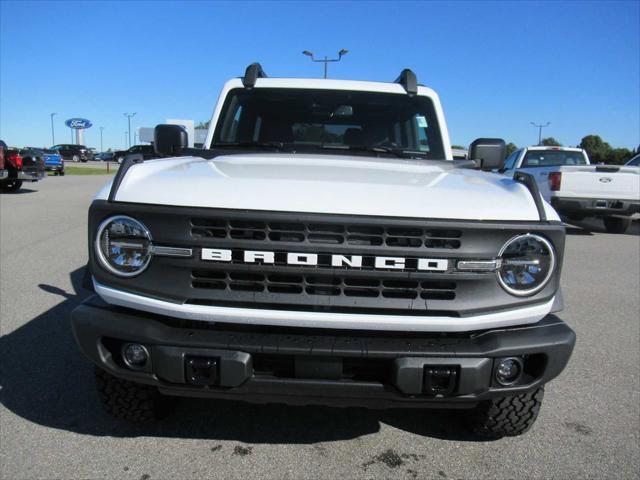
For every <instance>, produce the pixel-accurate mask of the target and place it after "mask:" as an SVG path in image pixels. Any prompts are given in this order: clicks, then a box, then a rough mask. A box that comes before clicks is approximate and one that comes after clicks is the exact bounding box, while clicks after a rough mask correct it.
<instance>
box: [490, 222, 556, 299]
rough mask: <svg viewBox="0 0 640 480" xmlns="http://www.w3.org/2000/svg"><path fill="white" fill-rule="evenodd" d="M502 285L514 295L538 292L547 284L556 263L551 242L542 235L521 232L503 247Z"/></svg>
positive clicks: (499, 271) (500, 269) (499, 273)
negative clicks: (522, 233) (521, 233)
mask: <svg viewBox="0 0 640 480" xmlns="http://www.w3.org/2000/svg"><path fill="white" fill-rule="evenodd" d="M499 256H500V260H501V264H500V268H499V270H498V280H499V281H500V285H502V288H504V289H505V290H506V291H507V292H509V293H510V294H511V295H517V296H525V295H533V294H534V293H536V292H539V291H540V290H542V289H543V288H544V286H545V285H546V284H547V282H548V281H549V279H550V278H551V275H552V274H553V269H554V268H555V265H556V256H555V252H554V251H553V247H552V246H551V243H549V241H548V240H546V239H545V238H543V237H541V236H539V235H532V234H526V235H519V236H517V237H514V238H512V239H511V240H509V241H508V242H507V243H505V245H504V246H503V247H502V250H500V254H499Z"/></svg>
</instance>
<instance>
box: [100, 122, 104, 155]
mask: <svg viewBox="0 0 640 480" xmlns="http://www.w3.org/2000/svg"><path fill="white" fill-rule="evenodd" d="M103 130H104V127H100V153H102V152H103V151H104V150H103V148H102V131H103Z"/></svg>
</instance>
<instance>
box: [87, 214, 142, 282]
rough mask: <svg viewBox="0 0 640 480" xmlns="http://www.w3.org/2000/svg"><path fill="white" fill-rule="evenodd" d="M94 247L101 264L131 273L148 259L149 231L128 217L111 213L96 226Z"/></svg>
mask: <svg viewBox="0 0 640 480" xmlns="http://www.w3.org/2000/svg"><path fill="white" fill-rule="evenodd" d="M95 251H96V256H97V258H98V261H99V262H100V265H102V266H103V267H104V268H106V269H107V270H108V271H109V272H111V273H113V274H114V275H118V276H120V277H134V276H136V275H138V274H140V273H142V272H143V271H144V270H145V269H146V268H147V266H148V265H149V262H150V261H151V234H150V233H149V230H148V229H147V227H145V226H144V225H143V224H142V223H140V222H139V221H138V220H135V219H133V218H131V217H125V216H116V217H110V218H108V219H106V220H105V221H104V222H102V223H101V224H100V227H99V228H98V232H97V234H96V239H95Z"/></svg>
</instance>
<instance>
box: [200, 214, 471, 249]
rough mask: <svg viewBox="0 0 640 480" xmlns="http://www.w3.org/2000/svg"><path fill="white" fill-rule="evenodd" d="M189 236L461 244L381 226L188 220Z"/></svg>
mask: <svg viewBox="0 0 640 480" xmlns="http://www.w3.org/2000/svg"><path fill="white" fill-rule="evenodd" d="M191 235H192V237H194V238H219V239H230V240H249V241H252V242H256V241H258V242H288V243H309V244H316V245H342V244H344V245H354V246H356V245H357V246H370V247H384V246H387V247H402V248H444V249H458V248H460V245H461V241H460V237H462V231H461V230H457V229H444V228H421V227H414V226H407V227H403V226H394V227H384V226H379V225H349V224H340V223H303V222H282V221H271V222H264V221H261V220H239V219H230V220H226V219H210V218H192V219H191Z"/></svg>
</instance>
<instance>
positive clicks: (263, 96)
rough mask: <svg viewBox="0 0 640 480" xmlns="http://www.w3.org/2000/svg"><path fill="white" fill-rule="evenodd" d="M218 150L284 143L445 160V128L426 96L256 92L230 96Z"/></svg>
mask: <svg viewBox="0 0 640 480" xmlns="http://www.w3.org/2000/svg"><path fill="white" fill-rule="evenodd" d="M219 118H220V120H219V121H218V124H217V125H216V130H215V132H214V136H213V142H212V145H211V146H212V147H214V146H222V145H233V144H236V145H238V144H242V145H245V146H246V145H248V144H252V143H254V144H283V147H284V146H287V147H289V148H291V149H296V150H302V149H309V150H320V149H331V150H332V153H336V152H339V151H340V150H343V151H348V152H349V153H351V151H352V150H359V149H360V150H363V149H364V150H366V149H370V148H374V149H376V151H379V153H383V154H384V153H385V149H387V150H397V151H401V152H404V151H406V152H410V153H412V154H415V156H418V157H421V158H430V159H444V158H445V156H444V148H443V145H442V140H441V135H440V128H439V125H438V121H437V119H436V113H435V109H434V106H433V102H432V101H431V99H429V98H428V97H425V96H413V97H410V96H409V95H400V94H394V93H379V92H358V91H342V90H314V89H282V88H255V89H251V90H248V89H244V88H242V89H240V88H239V89H234V90H231V91H230V92H229V95H227V98H226V100H225V103H224V105H223V107H222V111H221V113H220V117H219Z"/></svg>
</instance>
